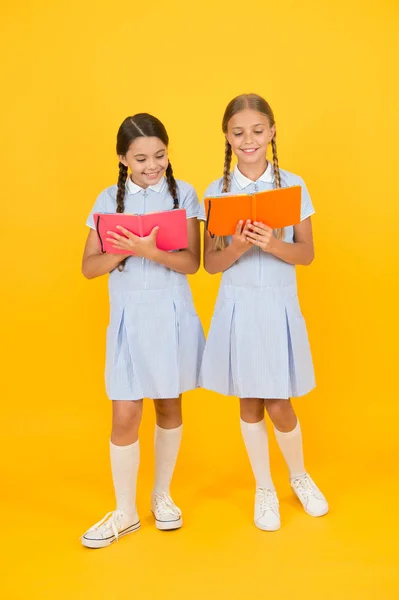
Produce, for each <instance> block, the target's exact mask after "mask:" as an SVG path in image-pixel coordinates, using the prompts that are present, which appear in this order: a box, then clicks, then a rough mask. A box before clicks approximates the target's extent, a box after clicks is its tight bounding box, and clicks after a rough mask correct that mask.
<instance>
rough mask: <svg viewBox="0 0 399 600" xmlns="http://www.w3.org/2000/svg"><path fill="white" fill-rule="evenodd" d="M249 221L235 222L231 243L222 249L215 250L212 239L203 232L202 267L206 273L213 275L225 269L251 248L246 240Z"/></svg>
mask: <svg viewBox="0 0 399 600" xmlns="http://www.w3.org/2000/svg"><path fill="white" fill-rule="evenodd" d="M249 223H250V221H247V222H246V223H244V222H243V221H240V222H239V223H238V224H237V229H236V233H235V235H233V239H232V242H231V244H230V245H229V246H227V248H224V249H223V250H215V244H214V240H213V239H212V238H211V237H209V236H208V235H207V234H206V233H205V236H204V268H205V270H206V271H207V272H208V273H210V274H211V275H214V274H215V273H221V272H223V271H226V270H227V269H229V268H230V267H231V265H232V264H234V263H235V262H236V261H237V260H238V259H239V258H240V256H242V255H243V254H244V253H245V252H246V251H247V250H249V249H250V248H251V245H252V244H251V242H249V241H248V240H247V234H248V233H249V231H248V229H247V228H248V225H249Z"/></svg>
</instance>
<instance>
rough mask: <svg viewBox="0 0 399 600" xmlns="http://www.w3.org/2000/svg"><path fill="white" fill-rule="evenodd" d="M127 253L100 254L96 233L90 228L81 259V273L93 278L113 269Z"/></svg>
mask: <svg viewBox="0 0 399 600" xmlns="http://www.w3.org/2000/svg"><path fill="white" fill-rule="evenodd" d="M127 256H129V255H123V254H102V253H101V251H100V249H99V247H98V241H97V233H96V232H95V231H94V229H90V231H89V234H88V236H87V240H86V245H85V249H84V252H83V260H82V273H83V275H84V276H85V277H86V278H87V279H94V277H100V276H101V275H105V274H106V273H110V271H113V270H114V269H115V268H116V267H117V266H118V265H119V263H121V262H122V261H123V260H124V259H125V258H127Z"/></svg>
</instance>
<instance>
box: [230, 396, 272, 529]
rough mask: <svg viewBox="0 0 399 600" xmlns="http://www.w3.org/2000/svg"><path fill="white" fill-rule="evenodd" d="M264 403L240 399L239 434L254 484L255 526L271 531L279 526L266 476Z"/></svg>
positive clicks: (270, 485) (268, 464) (268, 475)
mask: <svg viewBox="0 0 399 600" xmlns="http://www.w3.org/2000/svg"><path fill="white" fill-rule="evenodd" d="M264 411H265V408H264V401H263V400H261V399H259V398H241V399H240V416H241V420H240V423H241V433H242V436H243V438H244V443H245V447H246V449H247V453H248V457H249V461H250V463H251V467H252V471H253V474H254V477H255V481H256V495H255V517H254V520H255V525H256V526H257V527H258V528H259V529H263V530H266V531H275V530H276V529H279V527H280V515H279V508H278V500H277V496H276V492H275V489H274V484H273V481H272V478H271V475H270V461H269V442H268V437H267V430H266V425H265V419H264Z"/></svg>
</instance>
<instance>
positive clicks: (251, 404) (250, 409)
mask: <svg viewBox="0 0 399 600" xmlns="http://www.w3.org/2000/svg"><path fill="white" fill-rule="evenodd" d="M264 415H265V406H264V402H263V400H261V399H259V398H240V417H241V419H242V420H243V421H245V422H246V423H259V421H261V420H262V419H263V417H264Z"/></svg>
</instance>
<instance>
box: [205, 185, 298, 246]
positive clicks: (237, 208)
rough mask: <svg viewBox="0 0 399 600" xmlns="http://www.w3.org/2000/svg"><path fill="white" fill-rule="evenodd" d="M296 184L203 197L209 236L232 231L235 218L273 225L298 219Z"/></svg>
mask: <svg viewBox="0 0 399 600" xmlns="http://www.w3.org/2000/svg"><path fill="white" fill-rule="evenodd" d="M301 194H302V188H301V186H300V185H294V186H291V187H286V188H277V189H273V190H268V191H265V192H256V193H255V194H222V195H220V196H208V197H207V198H205V200H204V204H205V214H206V228H207V230H208V234H209V235H210V236H212V237H213V236H215V235H217V236H227V235H234V233H235V231H236V227H237V223H238V221H247V220H250V221H259V222H260V223H264V224H265V225H268V226H269V227H272V228H273V229H279V228H280V227H289V226H290V225H298V223H300V221H301Z"/></svg>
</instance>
